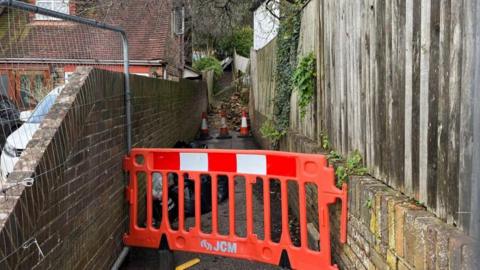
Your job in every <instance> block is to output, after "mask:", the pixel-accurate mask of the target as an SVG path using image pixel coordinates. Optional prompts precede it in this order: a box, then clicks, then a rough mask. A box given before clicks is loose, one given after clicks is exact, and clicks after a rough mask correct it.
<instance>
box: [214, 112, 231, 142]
mask: <svg viewBox="0 0 480 270" xmlns="http://www.w3.org/2000/svg"><path fill="white" fill-rule="evenodd" d="M220 117H221V120H220V123H221V127H220V134H219V135H218V137H217V139H230V138H232V136H230V134H229V133H228V126H227V119H226V118H225V112H224V111H222V112H220Z"/></svg>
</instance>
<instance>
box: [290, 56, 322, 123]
mask: <svg viewBox="0 0 480 270" xmlns="http://www.w3.org/2000/svg"><path fill="white" fill-rule="evenodd" d="M316 66H317V60H316V58H315V54H314V53H313V52H311V53H309V54H307V55H306V56H304V57H302V58H301V59H300V61H299V62H298V66H297V68H296V69H295V72H294V73H293V84H294V85H295V87H296V89H297V91H298V108H299V110H300V116H301V117H302V118H304V117H305V113H306V112H307V107H308V105H310V104H311V103H312V101H313V97H314V94H315V78H316V77H317V68H316Z"/></svg>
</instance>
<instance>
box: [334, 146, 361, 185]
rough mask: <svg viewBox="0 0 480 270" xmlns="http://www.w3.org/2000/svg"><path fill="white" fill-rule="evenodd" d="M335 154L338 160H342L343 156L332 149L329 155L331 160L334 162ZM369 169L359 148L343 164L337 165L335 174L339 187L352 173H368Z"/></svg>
mask: <svg viewBox="0 0 480 270" xmlns="http://www.w3.org/2000/svg"><path fill="white" fill-rule="evenodd" d="M334 156H335V158H336V160H335V161H336V162H341V156H340V155H339V154H337V153H336V152H334V151H332V152H330V155H329V158H328V159H329V161H330V162H332V159H333V157H334ZM367 173H368V169H367V168H366V167H364V166H363V159H362V156H361V154H360V152H359V151H358V150H355V151H353V153H352V154H351V155H350V156H349V157H348V158H347V160H346V161H344V162H343V163H342V164H341V165H339V166H337V167H336V169H335V175H336V177H337V187H339V188H340V187H342V185H343V183H345V182H347V181H348V180H349V177H350V176H352V175H360V176H363V175H366V174H367Z"/></svg>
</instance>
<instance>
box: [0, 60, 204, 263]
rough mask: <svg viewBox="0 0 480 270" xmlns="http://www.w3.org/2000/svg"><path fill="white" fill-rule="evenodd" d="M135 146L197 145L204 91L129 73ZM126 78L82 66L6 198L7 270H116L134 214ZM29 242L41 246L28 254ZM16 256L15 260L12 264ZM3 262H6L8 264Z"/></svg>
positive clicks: (0, 221) (0, 247)
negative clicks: (125, 162)
mask: <svg viewBox="0 0 480 270" xmlns="http://www.w3.org/2000/svg"><path fill="white" fill-rule="evenodd" d="M132 88H133V93H134V94H133V110H134V114H133V120H134V121H133V128H134V130H133V133H134V144H135V146H142V147H160V146H172V145H173V143H174V142H175V141H176V140H177V139H184V140H187V139H191V138H193V136H194V135H195V133H196V131H197V130H198V127H199V123H200V122H199V121H197V120H198V117H195V116H199V115H200V113H201V111H202V110H204V109H205V108H206V92H205V88H204V87H203V86H202V85H201V84H195V83H193V82H190V81H181V82H179V83H176V82H167V81H161V80H156V79H151V78H144V77H137V76H132ZM123 91H124V87H123V76H122V75H121V74H118V73H112V72H108V71H101V70H91V69H87V68H82V69H79V71H78V73H77V74H76V75H75V76H74V77H72V79H71V81H70V83H69V84H68V85H67V86H66V88H65V89H64V91H63V92H62V94H61V95H60V96H59V98H58V99H57V103H56V104H55V105H54V107H53V109H52V112H51V113H50V114H49V115H48V116H47V117H46V119H45V121H44V122H43V123H42V126H41V129H40V130H39V131H38V132H36V133H35V135H34V137H33V139H32V141H31V142H30V144H29V146H28V147H27V149H26V150H25V151H24V153H23V155H22V158H21V160H20V161H19V163H17V166H16V169H15V172H13V173H12V174H11V175H10V176H9V182H10V183H15V182H17V181H21V180H23V179H25V178H29V177H33V178H34V179H35V183H34V185H33V187H23V186H17V187H16V188H13V189H10V190H8V191H7V192H6V196H2V197H1V198H0V229H1V230H0V269H14V268H15V269H17V268H18V269H32V268H33V269H109V268H110V266H111V265H112V263H113V261H114V260H115V259H116V257H117V256H118V254H119V252H120V250H121V249H122V241H121V237H122V234H123V233H124V232H125V229H126V221H127V218H128V215H127V213H126V210H127V208H126V205H125V202H124V189H123V188H124V184H125V179H124V174H123V171H122V157H123V156H124V155H125V153H126V138H125V114H124V96H123ZM28 239H34V240H36V241H37V242H38V244H39V246H40V248H41V250H42V252H43V253H44V255H45V257H44V258H41V257H39V255H38V252H37V249H36V247H35V245H31V246H29V247H28V248H25V249H24V248H22V244H23V243H25V242H26V241H27V240H28ZM7 255H9V256H8V257H6V256H7ZM4 258H6V259H4Z"/></svg>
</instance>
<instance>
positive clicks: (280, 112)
mask: <svg viewBox="0 0 480 270" xmlns="http://www.w3.org/2000/svg"><path fill="white" fill-rule="evenodd" d="M303 2H304V1H303V0H302V1H298V2H297V3H296V4H288V3H284V4H285V6H283V7H282V13H283V14H284V15H283V16H282V18H281V20H280V27H279V29H278V36H277V55H276V58H277V66H276V70H275V73H276V76H275V78H276V90H275V97H274V98H273V103H274V110H273V114H274V115H273V124H272V128H273V129H274V130H275V131H273V130H270V131H271V132H269V134H273V136H270V139H271V141H272V146H273V147H274V148H276V147H277V146H278V140H280V138H281V137H282V136H284V135H285V134H286V133H287V130H288V127H289V125H290V98H291V95H292V91H293V82H292V79H291V78H292V76H293V73H294V71H295V68H296V66H297V49H298V40H299V37H300V26H301V12H300V11H301V8H302V6H303Z"/></svg>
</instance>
